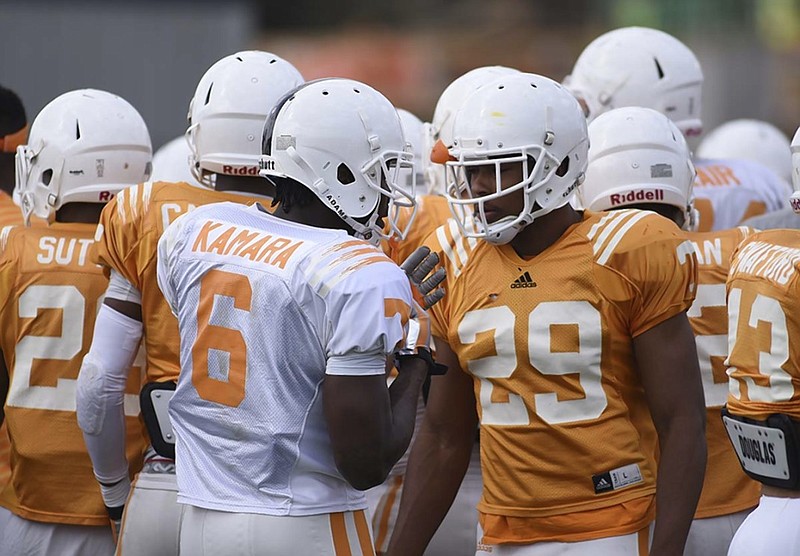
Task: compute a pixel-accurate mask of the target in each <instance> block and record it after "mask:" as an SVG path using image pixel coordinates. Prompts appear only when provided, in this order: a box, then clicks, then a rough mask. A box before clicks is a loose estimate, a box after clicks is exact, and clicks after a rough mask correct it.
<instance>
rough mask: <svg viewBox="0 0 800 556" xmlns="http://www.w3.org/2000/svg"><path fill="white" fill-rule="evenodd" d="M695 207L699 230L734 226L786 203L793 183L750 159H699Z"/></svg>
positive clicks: (722, 228) (696, 162)
mask: <svg viewBox="0 0 800 556" xmlns="http://www.w3.org/2000/svg"><path fill="white" fill-rule="evenodd" d="M694 165H695V168H696V169H697V179H695V182H694V195H695V201H694V204H695V208H696V209H697V211H698V212H699V215H700V222H699V226H698V230H697V231H699V232H710V231H716V230H728V229H730V228H735V227H736V226H738V225H739V224H741V223H742V222H744V221H745V220H747V219H748V218H750V217H753V216H757V215H759V214H765V213H769V212H772V211H776V210H779V209H782V208H784V207H785V206H786V202H787V199H788V198H789V195H791V194H792V188H791V186H790V185H789V184H788V183H786V181H785V180H783V179H782V178H781V177H779V176H778V175H777V174H775V173H774V172H773V171H772V170H770V169H769V168H767V167H766V166H762V165H761V164H758V163H757V162H753V161H750V160H728V159H725V160H717V159H696V160H694Z"/></svg>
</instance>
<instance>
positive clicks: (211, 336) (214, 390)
mask: <svg viewBox="0 0 800 556" xmlns="http://www.w3.org/2000/svg"><path fill="white" fill-rule="evenodd" d="M219 297H222V298H229V299H230V300H232V302H233V306H232V308H231V310H230V311H222V310H220V309H221V304H220V305H218V306H217V311H214V308H215V302H216V301H217V299H218V298H219ZM252 297H253V290H252V287H251V286H250V280H249V279H248V278H247V276H244V275H242V274H236V273H233V272H225V271H223V270H210V271H209V272H208V273H206V274H205V275H204V276H203V278H202V280H201V281H200V303H199V305H198V307H197V338H196V340H195V342H194V345H193V346H192V384H194V387H195V389H197V393H198V394H199V395H200V397H201V398H203V399H204V400H208V401H211V402H216V403H219V404H222V405H227V406H230V407H238V405H239V404H240V403H242V400H243V399H244V384H245V379H246V376H247V346H246V345H245V342H244V336H242V332H241V331H240V330H239V329H237V328H231V327H228V326H224V323H223V322H221V321H224V320H226V319H225V316H226V315H229V314H230V313H231V312H234V313H235V312H236V311H237V310H238V311H247V312H249V311H250V303H251V301H252ZM212 320H213V321H214V323H215V324H212ZM210 356H211V357H213V358H214V361H217V362H218V365H217V367H222V366H226V367H227V372H226V373H225V372H222V373H218V374H219V377H218V378H214V377H212V376H211V369H210V367H209V357H210ZM226 361H227V365H225V364H224V363H225V362H226ZM225 374H227V376H225Z"/></svg>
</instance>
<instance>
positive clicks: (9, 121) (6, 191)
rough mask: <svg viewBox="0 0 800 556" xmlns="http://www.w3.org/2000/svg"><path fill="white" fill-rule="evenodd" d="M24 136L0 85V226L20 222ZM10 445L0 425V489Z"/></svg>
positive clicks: (17, 109)
mask: <svg viewBox="0 0 800 556" xmlns="http://www.w3.org/2000/svg"><path fill="white" fill-rule="evenodd" d="M27 138H28V119H27V116H26V115H25V107H24V106H23V105H22V101H21V100H20V98H19V97H18V96H17V94H16V93H15V92H14V91H11V90H10V89H6V88H5V87H2V86H0V229H2V228H3V227H5V226H15V225H19V224H22V213H21V212H20V210H19V207H18V206H17V205H16V204H14V202H13V201H12V199H11V193H12V191H13V189H14V183H15V178H14V170H15V163H14V154H15V153H16V152H17V147H18V146H19V145H23V144H24V143H25V141H26V140H27ZM10 449H11V448H10V445H9V441H8V433H7V432H6V424H5V423H3V424H2V425H0V491H2V489H3V488H4V487H5V485H6V483H7V482H8V479H9V477H11V467H10V466H9V461H8V460H9V457H10Z"/></svg>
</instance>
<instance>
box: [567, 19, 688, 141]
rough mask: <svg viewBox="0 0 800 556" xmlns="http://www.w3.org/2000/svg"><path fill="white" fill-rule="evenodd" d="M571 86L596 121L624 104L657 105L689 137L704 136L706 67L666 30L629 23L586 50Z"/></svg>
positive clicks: (568, 84) (609, 33)
mask: <svg viewBox="0 0 800 556" xmlns="http://www.w3.org/2000/svg"><path fill="white" fill-rule="evenodd" d="M564 85H565V86H567V87H568V88H569V89H570V90H571V91H572V92H573V93H574V94H575V96H577V97H578V98H579V99H581V100H582V101H583V102H585V104H586V107H587V109H588V111H589V114H588V118H589V120H590V121H591V120H592V119H594V118H596V117H597V116H599V115H600V114H602V113H603V112H607V111H609V110H613V109H614V108H622V107H624V106H643V107H645V108H652V109H654V110H657V111H659V112H661V113H662V114H664V115H665V116H667V117H668V118H669V119H670V120H672V121H673V122H675V125H677V126H678V129H680V130H681V132H683V133H684V134H685V135H698V134H700V132H701V130H702V127H703V124H702V119H701V113H700V111H701V95H702V86H703V71H702V69H701V68H700V62H699V61H698V60H697V57H696V56H695V55H694V53H693V52H692V51H691V50H690V49H689V47H687V46H686V45H685V44H683V43H682V42H681V41H679V40H678V39H676V38H675V37H673V36H672V35H669V34H667V33H665V32H663V31H659V30H657V29H649V28H646V27H624V28H621V29H615V30H613V31H609V32H608V33H605V34H603V35H600V36H599V37H597V38H596V39H595V40H593V41H592V42H591V43H589V45H588V46H587V47H586V48H584V50H583V52H581V54H580V56H579V57H578V60H577V61H576V62H575V67H574V68H573V69H572V73H571V74H570V75H568V76H567V77H566V78H565V79H564Z"/></svg>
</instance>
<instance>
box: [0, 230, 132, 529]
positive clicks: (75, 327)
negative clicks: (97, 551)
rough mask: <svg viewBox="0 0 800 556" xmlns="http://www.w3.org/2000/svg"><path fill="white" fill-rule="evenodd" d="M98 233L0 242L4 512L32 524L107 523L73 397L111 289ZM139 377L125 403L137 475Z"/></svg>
mask: <svg viewBox="0 0 800 556" xmlns="http://www.w3.org/2000/svg"><path fill="white" fill-rule="evenodd" d="M94 230H95V227H94V225H90V224H54V225H52V226H50V227H43V226H42V227H36V228H20V227H16V228H12V229H9V228H5V229H4V232H3V233H2V234H0V249H1V250H2V256H1V257H0V300H1V301H0V303H2V305H0V347H2V351H3V355H4V357H5V363H6V365H7V367H8V369H9V374H10V387H9V392H8V396H7V398H6V404H5V414H6V423H7V424H8V432H9V435H10V437H11V469H12V475H11V483H10V484H9V485H7V487H6V489H5V491H4V492H3V496H2V502H0V503H2V505H3V506H5V507H7V508H8V509H9V510H11V511H12V512H14V513H16V514H17V515H19V516H21V517H23V518H26V519H31V520H35V521H44V522H50V523H70V524H75V525H106V524H107V523H108V516H107V514H106V511H105V508H104V506H103V500H102V498H101V496H100V489H99V487H98V485H97V481H96V480H95V478H94V473H93V471H92V462H91V460H90V459H89V454H88V453H87V451H86V446H85V444H84V442H83V435H82V433H81V430H80V429H79V428H78V422H77V418H76V415H75V411H76V402H75V391H76V384H77V378H78V371H79V370H80V367H81V361H82V360H83V356H84V355H85V354H86V352H87V351H88V350H89V346H90V344H91V341H92V332H93V330H94V321H95V315H96V314H97V309H98V306H99V305H98V304H99V302H100V298H101V296H102V295H103V294H104V293H105V290H106V287H107V285H108V280H107V279H106V277H105V276H103V272H102V270H101V269H100V268H98V267H97V266H96V265H94V264H92V262H91V258H90V255H89V251H90V250H91V249H92V248H93V244H94V240H93V235H94ZM140 381H141V375H140V373H139V372H132V373H131V377H130V380H129V382H128V390H127V391H128V393H129V395H126V398H125V413H126V415H127V416H128V419H127V421H128V423H127V425H128V431H130V432H129V435H128V444H127V456H128V460H129V461H130V462H131V467H132V469H133V470H138V468H139V466H141V460H142V452H143V450H144V445H143V442H142V440H141V435H140V434H139V433H138V431H139V428H138V420H137V418H136V417H137V416H138V414H139V404H138V396H137V395H136V393H138V391H139V387H140Z"/></svg>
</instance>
